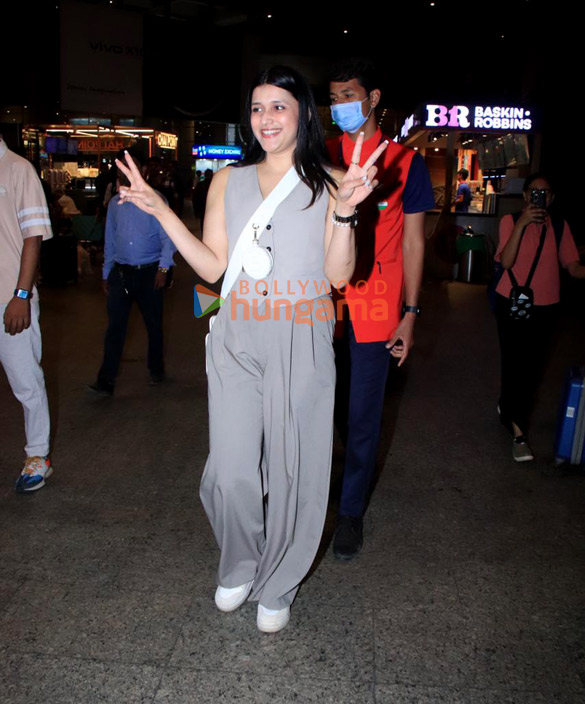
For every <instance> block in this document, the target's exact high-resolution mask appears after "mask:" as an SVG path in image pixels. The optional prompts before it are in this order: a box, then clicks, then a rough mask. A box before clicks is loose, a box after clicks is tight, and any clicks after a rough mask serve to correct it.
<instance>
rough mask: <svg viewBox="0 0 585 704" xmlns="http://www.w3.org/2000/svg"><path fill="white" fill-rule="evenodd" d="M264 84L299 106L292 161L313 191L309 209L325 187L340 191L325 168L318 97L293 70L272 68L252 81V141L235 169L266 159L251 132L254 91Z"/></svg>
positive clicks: (248, 103) (249, 101)
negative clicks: (284, 91)
mask: <svg viewBox="0 0 585 704" xmlns="http://www.w3.org/2000/svg"><path fill="white" fill-rule="evenodd" d="M264 85H271V86H277V88H282V89H284V90H286V91H288V92H289V93H290V94H291V95H292V96H293V97H294V98H295V99H296V100H297V101H298V103H299V126H298V130H297V145H296V148H295V151H294V155H293V160H294V165H295V169H296V170H297V173H298V175H299V177H300V179H301V181H302V182H303V183H304V184H306V185H307V186H308V188H309V189H310V190H311V194H312V197H311V202H310V203H309V207H310V206H311V205H313V203H314V202H315V200H316V199H317V198H318V197H319V196H320V195H321V194H322V193H323V190H324V189H325V188H326V187H329V186H331V188H332V189H333V190H334V189H336V188H337V184H336V183H335V181H334V179H333V178H332V176H331V175H330V174H329V172H328V171H326V169H325V166H327V165H329V158H328V157H327V152H326V150H325V138H324V136H323V128H322V127H321V122H320V120H319V116H318V113H317V105H316V103H315V98H314V97H313V93H312V91H311V89H310V88H309V86H308V84H307V82H306V81H305V79H304V78H303V77H302V76H301V74H300V73H298V71H295V70H294V68H290V67H289V66H273V67H272V68H269V69H267V70H266V71H263V72H262V73H261V74H259V75H258V76H257V77H256V79H255V80H254V81H253V82H252V85H251V86H250V90H249V91H248V97H247V98H246V108H245V109H246V114H245V118H244V119H245V126H246V128H247V131H248V134H249V140H250V141H249V143H248V149H247V151H246V156H245V158H244V159H243V160H242V161H240V162H238V163H237V164H235V166H250V165H251V164H259V163H260V162H261V161H264V158H265V156H266V154H265V152H264V150H263V149H262V147H261V146H260V143H259V142H258V140H257V139H256V137H255V136H254V133H253V132H252V125H251V121H250V117H251V114H252V93H253V92H254V89H255V88H257V87H258V86H264Z"/></svg>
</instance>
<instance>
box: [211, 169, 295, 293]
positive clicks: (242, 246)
mask: <svg viewBox="0 0 585 704" xmlns="http://www.w3.org/2000/svg"><path fill="white" fill-rule="evenodd" d="M300 180H301V179H300V178H299V175H298V173H297V170H296V169H295V167H294V166H291V167H290V169H289V170H288V171H287V172H286V173H285V175H284V176H283V177H282V178H281V179H280V181H279V182H278V183H277V184H276V186H275V187H274V188H273V189H272V191H270V193H269V194H268V196H267V197H266V198H265V199H264V200H263V201H262V203H260V205H259V206H258V208H256V210H255V211H254V213H253V214H252V216H251V217H250V219H249V220H248V222H247V223H246V226H245V227H244V229H243V230H242V232H241V234H240V236H239V237H238V241H237V242H236V246H235V247H234V250H233V252H232V256H231V257H230V260H229V262H228V265H227V269H226V270H225V274H224V276H223V284H222V286H221V294H220V295H221V297H222V298H223V300H224V301H225V300H226V298H227V297H228V296H229V293H230V291H231V290H232V286H233V285H234V284H235V282H236V280H237V278H238V276H239V275H240V272H241V270H242V259H243V255H244V251H245V250H246V248H247V247H249V246H250V245H251V244H252V241H253V240H254V230H256V231H257V232H258V233H262V232H264V228H265V227H266V225H267V224H268V221H269V220H270V218H271V217H272V216H273V215H274V211H275V210H276V209H277V208H278V206H279V205H280V204H281V203H282V201H283V200H284V199H285V198H286V197H287V196H288V195H289V194H290V193H291V192H292V190H293V189H294V187H295V186H296V185H297V183H299V181H300Z"/></svg>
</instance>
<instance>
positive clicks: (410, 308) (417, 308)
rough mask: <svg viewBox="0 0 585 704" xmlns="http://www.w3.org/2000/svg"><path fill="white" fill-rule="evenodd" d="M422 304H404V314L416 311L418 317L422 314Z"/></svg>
mask: <svg viewBox="0 0 585 704" xmlns="http://www.w3.org/2000/svg"><path fill="white" fill-rule="evenodd" d="M420 312H421V311H420V306H407V305H403V306H402V315H405V314H406V313H414V314H415V315H416V317H417V318H418V316H419V315H420Z"/></svg>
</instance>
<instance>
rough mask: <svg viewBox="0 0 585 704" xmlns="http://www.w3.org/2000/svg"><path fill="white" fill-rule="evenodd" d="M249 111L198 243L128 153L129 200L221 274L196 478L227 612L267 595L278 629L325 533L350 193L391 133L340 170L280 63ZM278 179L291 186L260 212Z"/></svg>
mask: <svg viewBox="0 0 585 704" xmlns="http://www.w3.org/2000/svg"><path fill="white" fill-rule="evenodd" d="M246 121H247V123H248V127H249V128H250V132H251V138H250V143H249V149H248V153H247V156H246V158H245V159H244V161H243V162H242V163H241V164H238V165H237V166H234V167H227V168H225V169H222V170H221V171H219V172H218V173H217V174H216V175H215V176H214V178H213V180H212V182H211V186H210V189H209V195H208V199H207V208H206V216H205V223H204V229H203V241H202V242H201V241H199V240H198V239H197V238H195V237H194V236H193V235H192V234H191V233H190V232H189V231H188V230H187V228H186V227H185V226H184V225H183V224H182V223H181V221H180V220H179V219H178V218H177V217H176V216H175V215H174V214H173V212H172V211H171V210H170V208H169V207H168V206H167V205H166V204H165V203H164V202H163V201H162V199H161V198H159V197H158V196H157V195H156V194H155V193H154V192H153V191H152V190H151V189H150V188H149V187H148V186H147V185H146V184H145V183H144V181H143V180H142V179H141V178H140V175H139V174H138V173H137V170H136V169H135V168H133V165H132V163H131V162H130V160H127V161H128V163H127V165H126V166H124V165H120V167H121V168H122V169H123V170H125V171H126V172H127V173H128V176H129V178H130V180H131V188H130V189H129V190H124V191H122V198H123V200H125V201H130V202H132V203H134V204H135V205H137V206H138V207H140V208H142V209H144V210H146V211H147V212H149V213H152V214H153V215H154V216H155V217H156V218H157V219H158V220H159V221H160V222H161V224H162V226H163V228H164V229H165V231H166V232H167V234H168V235H169V237H170V238H171V239H172V240H173V242H174V243H175V244H176V246H177V248H178V249H179V251H180V252H181V254H182V255H183V257H184V258H185V259H186V260H187V262H188V263H189V264H190V265H191V266H192V268H193V269H194V270H195V271H196V272H197V273H198V274H199V275H200V276H201V277H202V278H204V279H206V280H207V281H210V282H214V281H217V280H218V279H219V278H220V277H221V276H222V275H223V274H224V273H225V278H224V289H223V293H224V295H223V297H224V298H225V303H224V304H223V305H222V307H221V308H220V311H219V314H218V315H217V317H216V319H215V323H214V325H213V327H212V329H211V332H210V335H209V339H208V341H207V367H208V384H209V425H210V452H209V458H208V460H207V463H206V466H205V470H204V474H203V478H202V482H201V499H202V502H203V505H204V508H205V511H206V513H207V516H208V518H209V520H210V522H211V525H212V528H213V531H214V534H215V537H216V539H217V542H218V545H219V548H220V551H221V556H220V563H219V570H218V587H217V590H216V593H215V602H216V605H217V606H218V608H219V609H220V610H221V611H232V610H234V609H236V608H238V607H239V606H240V605H241V604H242V603H244V601H246V600H247V599H251V600H253V601H257V602H258V613H257V625H258V628H259V629H260V630H261V631H265V632H274V631H278V630H280V629H281V628H283V627H284V626H285V625H286V624H287V623H288V620H289V616H290V605H291V603H292V601H293V599H294V598H295V596H296V593H297V590H298V587H299V584H300V582H301V581H302V579H303V578H304V577H305V575H306V574H307V572H308V570H309V568H310V566H311V564H312V562H313V559H314V557H315V554H316V551H317V548H318V546H319V542H320V539H321V533H322V530H323V524H324V520H325V512H326V507H327V499H328V491H329V472H330V466H331V447H332V432H333V401H334V386H335V368H334V360H333V350H332V344H331V342H332V333H333V325H334V319H333V317H334V316H333V307H332V304H331V301H330V296H329V290H330V287H329V284H331V285H333V286H335V285H343V283H344V282H345V281H347V280H349V278H351V275H352V273H353V269H354V265H355V241H354V227H355V217H356V215H355V213H356V206H357V204H358V203H360V202H361V201H362V200H364V198H366V197H367V196H368V195H369V194H370V192H371V191H372V189H373V188H374V187H375V186H376V183H377V182H376V181H375V180H374V177H375V173H376V167H375V166H374V162H375V161H376V159H377V158H378V156H379V155H380V154H381V153H382V152H383V151H384V149H385V144H382V145H380V147H379V149H378V150H377V151H376V152H375V153H374V154H373V155H372V157H371V158H370V159H368V161H367V162H366V163H365V164H364V166H363V167H360V166H359V156H360V150H361V144H362V141H363V139H358V141H357V143H356V148H355V152H354V158H353V160H352V162H353V163H352V164H351V166H350V168H349V169H348V171H347V172H346V173H344V172H341V171H337V170H335V169H333V168H331V167H329V166H328V164H327V157H326V155H325V148H324V141H323V134H322V128H321V125H320V123H319V119H318V116H317V107H316V104H315V101H314V98H313V96H312V94H311V91H310V89H309V87H308V85H307V84H306V82H305V80H304V79H303V78H302V77H301V76H300V75H299V74H298V73H297V72H296V71H295V70H293V69H291V68H288V67H282V66H280V67H279V66H276V67H273V68H271V69H268V70H267V71H265V72H263V73H262V74H261V75H260V76H259V77H258V78H257V79H256V81H254V83H253V84H252V86H251V87H250V90H249V93H248V99H247V104H246ZM285 183H287V184H289V190H288V192H287V193H286V194H285V195H284V196H281V193H280V192H281V190H282V188H283V184H285ZM290 184H292V185H290ZM273 191H275V193H278V194H279V197H280V198H281V200H280V202H279V203H278V204H277V205H276V206H275V207H273V210H272V211H271V212H270V213H268V215H266V213H263V211H262V208H263V207H264V206H267V203H268V202H271V201H272V200H274V197H275V196H274V194H273V196H272V197H271V194H272V192H273ZM262 213H263V215H261V214H262ZM264 216H265V222H264V224H263V225H262V226H260V225H259V224H258V223H259V222H261V220H262V217H264ZM251 232H252V235H250V233H251ZM252 237H253V239H252ZM246 238H248V239H246ZM242 243H244V245H245V246H243V245H242ZM242 253H243V254H242ZM240 254H242V256H241V260H240V258H239V257H240ZM226 269H227V272H226ZM233 272H235V274H234V275H233V276H232V274H233ZM230 276H232V278H233V284H232V281H231V279H230V281H229V284H228V285H227V288H228V289H229V290H227V291H226V290H225V288H226V280H227V279H228V278H229V277H230ZM283 293H284V299H283Z"/></svg>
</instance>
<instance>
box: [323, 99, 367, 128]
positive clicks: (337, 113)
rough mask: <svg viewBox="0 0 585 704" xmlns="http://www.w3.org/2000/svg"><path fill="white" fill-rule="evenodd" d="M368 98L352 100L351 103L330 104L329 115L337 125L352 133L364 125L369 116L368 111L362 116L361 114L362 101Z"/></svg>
mask: <svg viewBox="0 0 585 704" xmlns="http://www.w3.org/2000/svg"><path fill="white" fill-rule="evenodd" d="M366 100H369V98H364V99H363V100H354V101H353V102H352V103H337V104H336V105H332V106H331V115H332V117H333V119H334V121H335V123H336V124H337V125H339V127H340V128H341V129H342V130H343V131H344V132H349V133H350V134H353V133H354V132H357V131H358V130H359V128H360V127H362V125H364V124H365V123H366V121H367V119H368V117H370V114H371V112H372V108H370V112H369V113H368V114H367V115H366V116H365V117H364V116H363V114H362V103H365V102H366Z"/></svg>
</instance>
